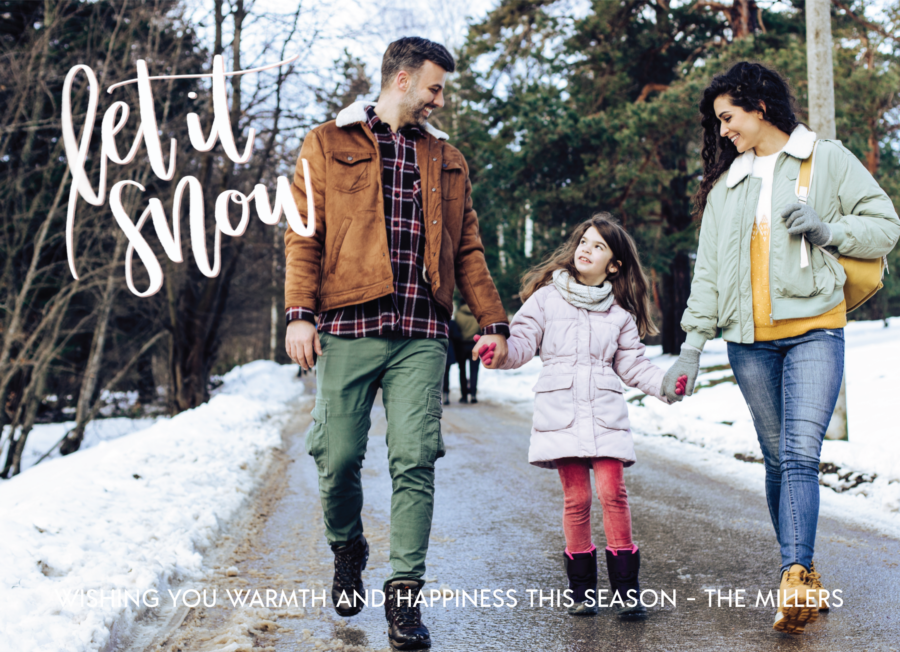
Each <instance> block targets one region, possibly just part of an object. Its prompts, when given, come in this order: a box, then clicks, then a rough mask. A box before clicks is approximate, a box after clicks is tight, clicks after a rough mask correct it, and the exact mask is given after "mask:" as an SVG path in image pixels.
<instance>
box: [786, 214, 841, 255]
mask: <svg viewBox="0 0 900 652" xmlns="http://www.w3.org/2000/svg"><path fill="white" fill-rule="evenodd" d="M781 219H783V220H784V223H785V226H787V230H788V233H790V234H791V235H805V236H806V239H807V240H809V242H810V244H814V245H819V246H820V247H824V246H826V245H827V244H828V243H829V242H831V229H829V228H828V225H827V224H825V222H823V221H822V219H821V218H820V217H819V216H818V214H817V213H816V212H815V211H814V210H813V209H812V208H810V207H809V206H808V205H806V204H791V205H790V206H788V207H786V208H785V209H784V210H783V211H781Z"/></svg>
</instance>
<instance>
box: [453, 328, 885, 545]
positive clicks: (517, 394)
mask: <svg viewBox="0 0 900 652" xmlns="http://www.w3.org/2000/svg"><path fill="white" fill-rule="evenodd" d="M898 331H900V319H891V320H889V326H888V327H887V328H885V326H884V323H883V322H881V321H877V322H851V323H850V324H849V325H848V326H847V328H846V329H845V337H846V342H847V349H846V365H847V400H848V411H849V419H850V441H849V442H847V441H825V442H824V444H823V448H822V460H821V461H822V463H823V471H824V472H823V473H822V474H820V478H821V482H822V483H823V484H824V485H825V486H828V487H830V488H831V489H833V490H834V491H835V492H836V493H841V494H842V495H841V496H840V497H839V498H840V500H838V501H837V502H834V501H832V500H831V499H829V501H828V504H829V505H834V506H840V505H843V506H844V507H845V510H844V511H846V512H847V513H851V512H858V513H857V516H860V517H861V518H862V517H863V514H865V518H869V517H871V516H872V512H871V511H870V510H871V509H872V508H873V507H874V508H876V509H877V512H878V516H879V520H880V521H882V522H883V523H888V524H890V523H893V524H894V526H895V527H896V528H898V531H900V437H898V436H897V431H896V425H895V423H896V420H897V417H896V415H895V414H894V410H893V407H892V406H893V399H894V394H895V393H896V388H897V387H900V332H898ZM648 355H649V356H650V357H651V358H652V359H653V361H654V363H656V364H657V365H659V366H660V367H662V368H664V369H665V368H668V367H669V366H670V365H671V364H672V363H673V362H674V361H675V357H674V356H666V355H662V351H661V349H660V347H648ZM700 364H701V371H702V373H701V375H700V377H699V378H698V383H697V386H698V388H699V391H697V392H695V394H694V395H693V396H691V397H689V398H687V399H685V400H684V401H683V402H681V403H679V404H676V405H672V406H667V405H665V404H663V403H661V402H660V401H657V400H656V399H654V398H651V397H645V396H644V395H643V393H642V392H640V391H639V390H633V389H631V390H628V391H627V392H626V394H625V397H626V399H628V400H629V401H630V405H629V414H630V417H631V424H632V429H633V430H634V432H635V433H638V434H643V435H649V436H658V437H659V436H662V437H670V438H672V439H673V440H677V441H680V442H684V443H689V444H693V445H696V446H700V447H703V448H704V449H705V450H706V451H712V452H715V453H719V454H722V455H725V456H728V457H730V458H737V459H739V460H742V461H745V462H757V461H761V457H762V453H761V452H760V449H759V444H758V442H757V439H756V431H755V430H754V428H753V422H752V420H751V417H750V412H749V410H748V409H747V405H746V403H745V402H744V399H743V396H742V395H741V392H740V390H739V389H738V387H737V385H736V384H735V382H734V377H733V375H732V372H731V369H730V367H729V366H728V356H727V352H726V343H725V342H724V341H723V340H721V339H717V340H713V341H711V342H708V343H707V345H706V348H705V349H704V351H703V355H702V357H701V362H700ZM540 370H541V362H540V359H538V358H535V359H534V360H532V361H531V362H529V363H528V364H527V365H525V366H524V367H522V368H521V369H517V370H515V371H491V370H488V369H482V370H481V371H480V375H479V383H478V395H479V398H484V399H487V400H490V401H495V402H498V403H505V404H514V405H517V406H525V407H528V408H530V407H531V404H532V402H533V396H534V395H533V394H532V392H531V387H532V386H533V385H534V383H535V382H536V380H537V377H538V375H539V374H540ZM456 375H457V374H456V370H455V369H454V370H452V371H451V379H452V378H455V376H456ZM452 386H455V387H458V383H456V384H455V385H454V384H452ZM729 466H730V465H729ZM760 466H761V465H760ZM754 473H755V472H754ZM758 489H759V490H760V491H762V484H761V483H760V484H759V487H758ZM883 518H887V521H883Z"/></svg>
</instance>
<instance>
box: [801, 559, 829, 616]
mask: <svg viewBox="0 0 900 652" xmlns="http://www.w3.org/2000/svg"><path fill="white" fill-rule="evenodd" d="M806 582H807V584H808V585H809V588H811V589H815V590H816V593H815V596H816V598H817V600H818V603H819V611H828V610H829V609H830V607H829V605H828V596H829V595H831V594H830V593H828V591H827V590H826V589H825V587H824V586H822V576H821V575H819V573H817V572H816V562H814V561H812V562H810V563H809V572H808V573H807V574H806Z"/></svg>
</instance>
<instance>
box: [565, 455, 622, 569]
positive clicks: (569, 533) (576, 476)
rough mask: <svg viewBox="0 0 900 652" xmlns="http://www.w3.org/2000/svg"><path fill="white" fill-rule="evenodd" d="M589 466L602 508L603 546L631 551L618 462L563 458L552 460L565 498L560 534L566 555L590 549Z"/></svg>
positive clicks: (602, 459) (601, 459)
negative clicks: (564, 542)
mask: <svg viewBox="0 0 900 652" xmlns="http://www.w3.org/2000/svg"><path fill="white" fill-rule="evenodd" d="M591 466H593V467H594V481H595V482H596V484H597V497H598V498H600V505H601V506H602V507H603V529H604V530H605V532H606V545H607V546H608V547H610V548H612V549H614V550H619V549H623V548H631V547H632V546H633V542H632V540H631V509H630V508H629V507H628V492H627V491H625V479H624V477H623V473H622V470H623V465H622V462H621V461H619V460H616V459H612V458H611V457H598V458H593V459H591V458H586V457H566V458H563V459H559V460H556V467H557V470H558V471H559V478H560V480H562V486H563V492H564V494H565V509H564V511H563V532H565V535H566V549H567V550H568V551H569V552H570V553H576V552H585V551H589V550H591V549H592V547H593V544H592V542H591Z"/></svg>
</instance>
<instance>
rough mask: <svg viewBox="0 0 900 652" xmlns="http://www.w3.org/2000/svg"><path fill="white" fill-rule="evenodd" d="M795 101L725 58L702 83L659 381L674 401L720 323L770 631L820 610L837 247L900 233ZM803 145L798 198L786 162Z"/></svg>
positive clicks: (792, 163) (840, 283)
mask: <svg viewBox="0 0 900 652" xmlns="http://www.w3.org/2000/svg"><path fill="white" fill-rule="evenodd" d="M795 106H796V101H795V100H794V97H793V94H792V92H791V89H790V87H789V86H788V84H787V82H786V81H785V80H784V79H783V78H782V77H781V76H780V75H779V74H778V73H777V72H775V71H773V70H769V69H768V68H765V67H764V66H762V65H759V64H754V63H746V62H743V63H739V64H737V65H735V66H734V67H733V68H731V70H729V71H728V72H727V73H725V74H723V75H719V76H717V77H715V78H713V80H712V82H711V83H710V85H709V87H707V88H706V90H705V91H704V92H703V96H702V98H701V100H700V113H701V123H702V125H703V160H704V170H703V181H702V183H701V185H700V189H699V191H698V192H697V196H696V198H695V199H696V209H697V212H698V214H701V215H702V216H703V219H702V222H701V227H700V247H699V250H698V251H697V259H696V263H695V265H694V278H693V281H692V284H691V294H690V298H689V299H688V307H687V310H686V311H685V313H684V317H683V319H682V322H681V327H682V329H684V331H685V332H686V333H687V341H686V342H685V344H684V345H683V346H682V349H681V356H680V358H679V359H678V361H677V362H676V363H675V364H674V365H673V366H672V367H671V369H670V370H669V372H668V373H667V374H666V379H665V383H664V389H665V392H666V395H667V396H668V397H669V399H670V400H680V398H681V397H679V396H676V393H675V388H676V377H677V376H679V375H686V376H687V377H688V383H687V392H686V393H687V395H690V394H691V393H692V392H693V387H694V381H695V380H696V378H697V373H698V371H699V366H700V352H701V350H702V349H703V345H704V344H705V343H706V341H707V340H710V339H712V338H714V337H716V334H717V330H718V329H720V328H721V329H723V337H724V339H725V340H726V341H727V342H728V360H729V362H730V363H731V368H732V370H733V371H734V376H735V378H736V379H737V383H738V386H739V387H740V389H741V393H742V394H743V395H744V399H745V400H746V401H747V405H748V407H749V408H750V413H751V414H752V416H753V423H754V426H755V427H756V433H757V436H758V438H759V443H760V447H761V448H762V453H763V458H764V461H765V468H766V499H767V501H768V505H769V514H770V515H771V518H772V525H773V526H774V527H775V536H776V537H777V539H778V543H779V545H780V547H781V564H780V567H779V571H778V575H779V577H780V581H781V584H780V588H779V591H780V595H781V599H780V600H779V605H780V606H779V608H778V610H777V612H776V615H775V623H774V625H773V627H774V629H776V630H778V631H782V632H788V633H791V634H799V633H801V632H803V630H804V628H805V626H806V624H807V623H811V622H814V621H815V620H816V619H817V617H818V612H819V610H820V609H821V610H825V609H827V608H828V603H827V601H825V600H823V599H821V598H823V596H825V595H826V592H825V591H824V590H823V589H822V583H821V577H820V575H819V573H818V572H816V569H815V566H814V564H813V551H814V547H815V542H816V526H817V523H818V518H819V457H820V454H821V450H822V439H823V438H824V436H825V431H826V429H827V428H828V423H829V421H830V419H831V415H832V413H833V412H834V406H835V403H836V402H837V398H838V392H839V390H840V387H841V378H842V375H843V368H844V331H843V327H844V326H845V325H846V323H847V314H846V306H847V304H846V301H845V300H844V282H845V279H846V274H845V272H844V269H843V267H842V265H841V264H840V263H839V262H838V260H837V256H838V255H843V256H852V257H856V258H867V259H877V258H880V257H881V256H884V255H886V254H887V253H888V252H889V251H890V250H891V249H892V248H893V247H894V244H895V243H896V242H897V238H898V237H900V220H898V218H897V213H896V212H895V210H894V207H893V205H892V204H891V200H890V199H889V198H888V196H887V195H886V194H885V192H884V191H883V190H882V189H881V188H880V187H879V186H878V184H877V183H876V181H875V180H874V179H873V178H872V175H871V174H869V172H868V171H867V170H866V168H865V167H863V165H862V164H861V163H860V162H859V160H858V159H857V158H856V157H855V156H854V155H853V154H852V153H851V152H849V151H848V150H847V149H846V148H844V147H843V145H841V144H840V142H838V141H832V140H820V141H818V146H816V143H817V141H816V135H815V134H814V133H812V132H811V131H809V130H808V129H807V128H806V127H805V126H804V125H802V124H800V123H799V122H798V120H797V117H796V116H795V114H794V107H795ZM814 146H815V147H814ZM813 152H815V154H814V156H815V159H814V163H815V164H814V168H813V171H814V174H813V177H812V185H811V187H810V189H809V190H810V194H809V201H808V204H805V205H804V204H801V203H799V202H798V196H797V194H796V186H797V178H798V172H799V170H800V164H801V162H802V161H803V160H804V159H807V158H809V157H810V156H811V155H813ZM804 251H805V254H804ZM804 260H806V261H808V264H806V265H804V264H803V263H804ZM807 592H809V595H807Z"/></svg>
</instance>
